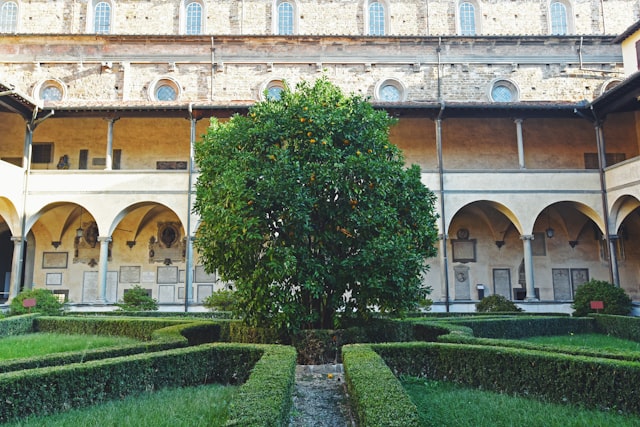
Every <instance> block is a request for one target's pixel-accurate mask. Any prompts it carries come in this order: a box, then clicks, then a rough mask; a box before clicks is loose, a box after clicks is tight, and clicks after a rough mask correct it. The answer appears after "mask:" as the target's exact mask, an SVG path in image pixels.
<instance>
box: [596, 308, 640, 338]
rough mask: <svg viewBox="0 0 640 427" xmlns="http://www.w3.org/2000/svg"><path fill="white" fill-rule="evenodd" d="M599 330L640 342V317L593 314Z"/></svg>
mask: <svg viewBox="0 0 640 427" xmlns="http://www.w3.org/2000/svg"><path fill="white" fill-rule="evenodd" d="M590 316H591V317H593V318H594V321H595V324H596V329H597V330H598V332H600V333H603V334H607V335H612V336H614V337H618V338H624V339H627V340H631V341H636V342H640V318H638V317H630V316H614V315H611V314H592V315H590Z"/></svg>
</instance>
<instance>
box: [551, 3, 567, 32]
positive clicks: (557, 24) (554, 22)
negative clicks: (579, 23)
mask: <svg viewBox="0 0 640 427" xmlns="http://www.w3.org/2000/svg"><path fill="white" fill-rule="evenodd" d="M549 16H550V19H551V34H555V35H561V36H562V35H565V34H567V33H568V32H569V23H568V20H567V6H566V5H565V4H564V3H561V2H559V1H554V2H551V4H550V5H549Z"/></svg>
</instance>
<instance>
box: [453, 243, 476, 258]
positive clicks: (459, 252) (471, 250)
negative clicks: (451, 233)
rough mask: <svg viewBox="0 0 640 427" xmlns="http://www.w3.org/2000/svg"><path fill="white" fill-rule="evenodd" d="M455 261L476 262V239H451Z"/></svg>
mask: <svg viewBox="0 0 640 427" xmlns="http://www.w3.org/2000/svg"><path fill="white" fill-rule="evenodd" d="M451 247H452V250H453V251H452V252H453V261H454V262H476V239H469V240H451Z"/></svg>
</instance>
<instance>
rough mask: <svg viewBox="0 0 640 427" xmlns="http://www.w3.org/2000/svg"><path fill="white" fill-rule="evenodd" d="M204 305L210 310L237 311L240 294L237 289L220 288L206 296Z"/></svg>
mask: <svg viewBox="0 0 640 427" xmlns="http://www.w3.org/2000/svg"><path fill="white" fill-rule="evenodd" d="M202 305H204V306H205V307H207V308H208V309H210V310H220V311H237V305H238V296H237V295H236V293H235V291H231V290H229V289H220V290H217V291H215V292H214V293H212V294H211V295H209V296H208V297H206V298H205V299H204V301H203V302H202Z"/></svg>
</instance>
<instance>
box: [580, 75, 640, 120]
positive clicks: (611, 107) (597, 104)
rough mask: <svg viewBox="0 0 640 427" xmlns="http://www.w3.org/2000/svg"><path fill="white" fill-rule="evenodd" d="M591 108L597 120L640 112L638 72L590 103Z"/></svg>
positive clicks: (639, 79) (639, 76) (639, 77)
mask: <svg viewBox="0 0 640 427" xmlns="http://www.w3.org/2000/svg"><path fill="white" fill-rule="evenodd" d="M591 106H592V107H593V110H594V112H595V113H596V115H597V116H598V117H599V118H604V117H606V116H607V115H608V114H611V113H625V112H630V111H638V110H640V72H637V73H634V74H632V75H631V76H629V77H627V78H626V79H625V80H623V81H622V82H621V83H620V84H618V85H617V86H615V87H614V88H612V89H609V90H608V91H606V92H605V93H603V94H602V95H600V96H599V97H598V98H596V99H595V100H594V101H593V102H592V103H591Z"/></svg>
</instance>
